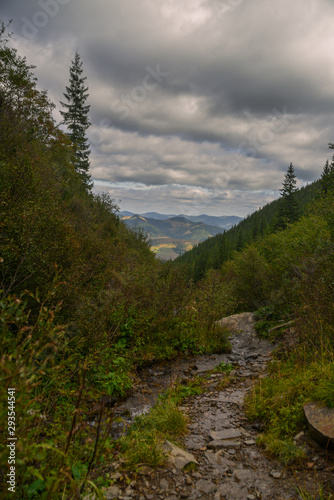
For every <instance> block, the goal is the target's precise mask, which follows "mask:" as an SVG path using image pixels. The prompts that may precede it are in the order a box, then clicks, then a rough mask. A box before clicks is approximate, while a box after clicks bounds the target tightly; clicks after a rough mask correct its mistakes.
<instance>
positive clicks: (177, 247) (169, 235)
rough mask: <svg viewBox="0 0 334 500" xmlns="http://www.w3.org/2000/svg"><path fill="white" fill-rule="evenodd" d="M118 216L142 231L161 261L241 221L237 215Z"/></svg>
mask: <svg viewBox="0 0 334 500" xmlns="http://www.w3.org/2000/svg"><path fill="white" fill-rule="evenodd" d="M118 215H119V216H120V218H121V220H122V221H123V222H124V223H125V224H126V225H127V226H129V227H132V228H139V229H141V230H143V232H144V233H145V234H147V236H148V238H149V240H150V243H151V248H152V250H153V251H155V252H156V254H157V256H158V257H160V258H161V259H163V260H168V259H175V258H176V257H178V256H179V255H181V254H182V253H184V252H186V251H188V250H191V248H193V247H194V246H195V245H197V244H198V243H199V242H201V241H204V240H206V239H208V238H210V237H211V236H215V235H216V234H219V233H222V232H224V230H226V229H229V228H230V227H232V226H233V225H235V224H238V222H240V221H241V220H242V219H241V217H237V216H221V217H215V216H210V215H204V214H203V215H195V216H192V215H191V216H185V215H173V214H168V215H167V214H159V213H157V212H148V213H145V214H140V215H137V214H133V213H132V212H127V211H123V212H120V213H119V214H118Z"/></svg>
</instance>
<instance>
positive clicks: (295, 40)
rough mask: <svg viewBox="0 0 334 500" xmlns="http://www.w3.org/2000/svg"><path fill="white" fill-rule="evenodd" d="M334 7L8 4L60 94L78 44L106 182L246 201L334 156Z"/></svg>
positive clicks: (2, 13)
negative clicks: (290, 172)
mask: <svg viewBox="0 0 334 500" xmlns="http://www.w3.org/2000/svg"><path fill="white" fill-rule="evenodd" d="M333 14H334V5H333V3H332V2H331V1H325V0H317V1H316V0H306V1H305V0H303V1H302V0H295V1H294V2H291V1H290V0H289V1H288V0H282V1H280V2H279V3H278V2H271V1H269V0H252V1H247V2H246V1H245V0H240V1H233V2H231V1H229V0H226V1H223V0H184V1H183V2H179V1H178V0H155V1H154V2H152V1H149V0H137V1H136V2H134V1H133V0H122V2H120V1H119V0H111V1H107V0H95V1H94V2H89V1H88V0H30V1H24V2H23V1H22V0H2V2H1V4H0V17H1V18H2V19H9V18H13V31H14V33H15V37H14V40H15V44H16V46H17V48H18V49H19V51H20V52H21V53H23V54H25V55H26V56H27V58H28V61H29V62H31V63H33V64H36V66H37V69H36V74H37V76H38V78H39V82H40V85H41V86H42V87H43V88H44V87H45V88H48V89H49V93H50V96H51V98H52V99H53V100H54V101H55V102H56V104H57V105H58V104H59V100H60V99H62V92H63V91H64V87H65V85H66V84H67V82H68V68H69V65H70V61H71V59H73V54H74V51H75V50H76V49H78V50H79V52H80V54H81V56H82V59H83V61H84V70H85V74H86V75H87V77H88V78H87V83H88V85H89V90H90V104H91V121H92V123H93V125H92V127H91V130H90V132H89V134H90V140H91V143H92V150H93V154H92V174H93V177H94V178H95V179H96V180H97V182H96V189H101V186H100V187H98V181H104V184H103V186H104V188H105V186H107V184H105V183H106V182H109V183H110V190H111V192H112V194H113V196H115V198H118V196H120V195H122V196H120V197H121V198H122V199H123V203H124V208H129V207H127V206H126V203H129V204H134V203H138V204H139V205H140V204H141V206H143V210H141V211H143V212H144V211H145V208H144V205H145V206H147V205H148V203H150V209H157V207H155V208H154V203H156V204H157V205H159V204H160V205H161V203H162V202H164V203H165V210H164V211H168V212H177V210H176V209H174V208H173V207H174V206H175V204H176V205H177V206H178V207H180V208H181V206H182V200H183V203H184V208H185V209H187V210H189V207H191V203H192V202H191V200H193V205H192V206H193V209H194V210H197V209H199V208H200V207H204V206H205V207H206V209H207V210H208V211H211V213H213V212H216V211H219V212H220V213H223V212H226V211H229V210H230V209H231V207H234V208H235V213H237V214H241V215H245V214H246V213H249V212H250V211H251V210H252V209H256V208H258V206H260V205H263V204H264V203H266V202H268V201H269V198H270V197H271V198H273V197H274V196H277V194H278V189H279V187H280V185H281V182H282V179H283V175H284V172H285V171H286V168H287V166H288V165H289V163H290V162H291V161H292V162H293V163H294V165H295V167H296V172H297V174H298V176H299V182H300V185H301V184H303V183H306V182H310V181H312V180H314V179H315V178H317V177H319V175H320V173H321V170H322V166H323V163H324V161H325V159H326V157H328V156H330V155H328V151H327V144H328V142H329V141H331V140H334V125H333V120H332V116H333V112H334V73H333V69H332V68H333V67H334V64H333V63H334V57H333V53H334V50H333V49H334V35H333V34H332V26H331V20H332V19H333ZM56 117H57V118H58V119H60V115H59V110H57V111H56ZM129 183H130V184H131V185H129ZM129 186H130V187H129ZM145 186H146V187H145ZM178 186H179V188H178ZM145 189H146V191H145ZM148 198H149V201H148ZM238 207H239V208H238ZM132 208H133V207H132ZM237 208H238V210H237ZM130 209H131V208H130ZM160 210H161V209H160ZM137 211H140V210H137ZM184 211H185V210H181V209H180V210H179V212H184ZM230 213H231V212H230Z"/></svg>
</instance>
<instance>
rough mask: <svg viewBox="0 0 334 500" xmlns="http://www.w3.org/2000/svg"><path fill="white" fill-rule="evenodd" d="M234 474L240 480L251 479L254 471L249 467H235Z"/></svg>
mask: <svg viewBox="0 0 334 500" xmlns="http://www.w3.org/2000/svg"><path fill="white" fill-rule="evenodd" d="M233 474H234V477H235V478H236V479H237V480H238V481H240V482H247V481H251V480H252V478H253V475H252V471H251V470H249V469H235V470H234V471H233Z"/></svg>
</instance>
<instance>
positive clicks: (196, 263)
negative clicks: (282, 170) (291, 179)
mask: <svg viewBox="0 0 334 500" xmlns="http://www.w3.org/2000/svg"><path fill="white" fill-rule="evenodd" d="M319 185H320V184H319V181H315V182H313V183H312V184H309V185H308V186H305V187H303V188H301V189H299V190H298V191H297V192H296V199H297V201H298V205H299V208H300V214H303V213H305V212H306V211H307V209H308V206H309V204H310V202H311V201H312V200H313V199H314V198H315V197H316V196H317V193H318V191H319ZM279 205H280V200H275V201H273V202H272V203H268V204H267V205H265V206H264V207H262V208H260V209H259V210H257V211H256V212H253V213H252V214H250V215H248V216H247V217H245V218H244V219H243V220H242V221H241V222H239V224H238V225H236V226H233V227H232V228H231V229H229V230H228V231H225V232H224V233H223V234H218V235H217V236H214V237H212V238H209V239H207V240H206V241H204V242H202V243H199V244H198V245H197V246H196V247H194V248H193V249H192V250H190V251H189V252H186V253H185V254H183V255H181V256H180V257H178V258H177V259H176V260H175V263H176V264H181V265H182V266H183V265H186V266H187V267H188V276H189V277H190V278H192V279H193V280H194V281H196V282H197V281H198V280H200V279H202V278H203V277H204V276H205V273H206V271H208V270H209V269H219V268H220V267H221V266H222V264H223V263H224V262H225V261H227V260H228V259H230V258H231V257H232V255H233V252H234V251H239V250H241V249H242V248H244V247H246V246H247V245H248V244H250V243H252V242H253V241H255V240H257V239H259V238H261V237H263V236H266V235H268V234H271V233H273V232H274V231H275V230H276V227H275V225H276V220H277V212H278V209H279Z"/></svg>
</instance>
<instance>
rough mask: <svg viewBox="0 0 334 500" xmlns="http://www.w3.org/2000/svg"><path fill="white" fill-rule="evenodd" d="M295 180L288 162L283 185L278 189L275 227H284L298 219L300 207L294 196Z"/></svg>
mask: <svg viewBox="0 0 334 500" xmlns="http://www.w3.org/2000/svg"><path fill="white" fill-rule="evenodd" d="M296 185H297V180H296V176H295V170H294V167H293V165H292V163H290V166H289V168H288V170H287V173H286V174H285V177H284V181H283V187H282V189H280V193H281V199H280V203H279V205H278V213H277V222H276V227H277V229H285V228H286V227H287V226H288V225H289V224H292V223H293V222H296V221H297V220H298V219H299V215H300V208H299V203H298V200H297V197H296V193H297V187H296Z"/></svg>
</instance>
